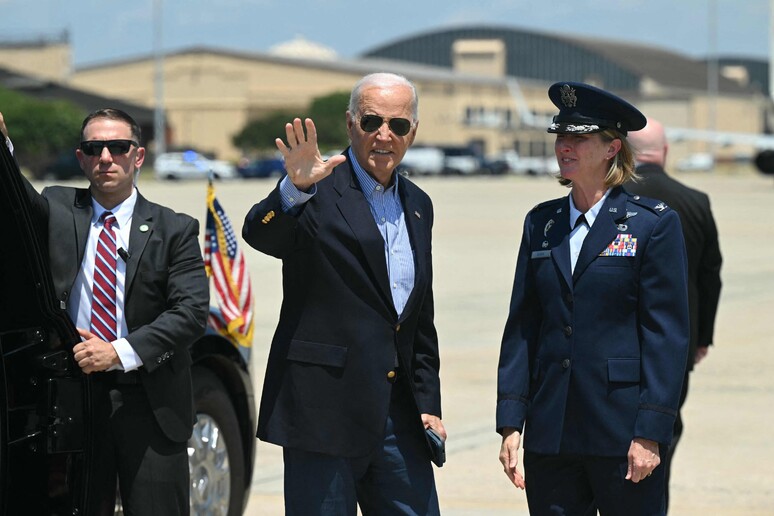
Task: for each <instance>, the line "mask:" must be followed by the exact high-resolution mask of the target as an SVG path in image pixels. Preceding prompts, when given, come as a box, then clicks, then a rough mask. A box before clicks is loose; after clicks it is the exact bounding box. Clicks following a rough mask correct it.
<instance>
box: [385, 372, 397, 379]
mask: <svg viewBox="0 0 774 516" xmlns="http://www.w3.org/2000/svg"><path fill="white" fill-rule="evenodd" d="M387 379H388V380H395V371H390V372H389V373H387Z"/></svg>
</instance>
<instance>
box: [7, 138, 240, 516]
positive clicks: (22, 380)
mask: <svg viewBox="0 0 774 516" xmlns="http://www.w3.org/2000/svg"><path fill="white" fill-rule="evenodd" d="M0 138H1V137H0ZM22 181H23V179H22V177H21V174H20V172H19V168H18V166H17V164H16V162H15V160H14V159H13V157H12V156H11V154H10V153H9V152H8V149H7V148H6V146H5V144H4V142H2V139H0V210H2V212H0V217H2V218H1V219H0V220H2V221H3V223H2V225H0V228H1V229H0V231H2V241H3V242H5V244H4V247H5V251H3V252H2V253H0V288H2V291H1V292H2V294H1V295H0V514H12V515H16V514H24V515H30V516H36V515H55V514H56V515H78V516H84V515H87V507H88V504H87V502H88V500H89V496H90V493H89V490H88V479H89V477H90V476H91V475H100V474H101V471H100V457H98V456H95V454H94V453H93V448H92V444H93V443H94V441H95V439H97V438H98V436H95V434H94V431H93V428H92V426H91V414H90V409H89V406H90V404H89V396H90V382H91V380H90V378H89V376H88V375H84V374H82V373H81V371H80V368H79V367H78V366H77V364H75V362H74V360H73V354H72V348H73V346H74V345H75V343H77V342H78V341H79V340H80V338H79V336H78V334H77V332H76V330H75V327H74V325H73V323H72V322H71V321H70V319H69V318H68V316H67V314H66V312H65V311H63V310H61V309H59V308H58V303H57V302H55V296H54V291H53V287H52V282H51V277H50V272H49V270H48V266H47V257H46V256H44V254H43V253H42V252H41V246H40V244H39V242H38V239H37V237H36V236H35V231H34V230H33V225H32V224H33V222H32V219H31V218H30V207H29V201H28V198H27V195H26V193H25V189H24V185H23V182H22ZM191 351H192V356H193V359H194V364H193V384H194V398H195V407H196V413H197V418H198V421H197V423H196V425H195V426H194V433H193V436H192V437H191V440H190V441H189V445H188V446H189V454H188V455H189V465H190V471H191V486H192V487H191V513H192V514H228V515H239V514H242V512H243V511H244V508H245V506H246V504H247V499H248V495H249V490H250V483H251V479H252V474H253V459H254V451H255V437H254V432H255V400H254V396H253V388H252V382H251V379H250V374H249V360H248V358H249V357H247V356H243V354H242V353H240V351H239V350H237V347H236V346H235V345H234V343H232V342H231V341H230V340H228V339H226V338H225V337H223V336H221V335H219V334H217V333H215V332H214V331H212V330H210V331H208V333H207V334H206V335H205V336H204V337H202V338H201V339H199V340H197V341H196V342H192V343H191ZM117 511H120V509H117Z"/></svg>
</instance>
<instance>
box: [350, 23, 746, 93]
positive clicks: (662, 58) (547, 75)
mask: <svg viewBox="0 0 774 516" xmlns="http://www.w3.org/2000/svg"><path fill="white" fill-rule="evenodd" d="M460 39H500V40H502V41H504V42H505V46H506V49H507V57H506V74H507V75H509V76H515V77H520V78H528V79H536V80H542V81H546V82H555V81H562V80H567V81H581V82H590V81H593V82H595V83H597V84H599V85H600V86H602V87H604V88H606V89H610V90H614V91H630V92H639V91H642V87H643V83H644V82H645V81H650V82H653V83H655V84H657V85H658V86H659V87H661V88H664V89H667V90H686V89H687V90H705V89H706V88H707V65H706V62H704V61H699V60H695V59H691V58H689V57H687V56H683V55H681V54H678V53H676V52H673V51H670V50H666V49H661V48H656V47H652V46H646V45H636V44H629V43H621V42H619V41H611V40H604V39H596V38H581V37H573V36H568V35H558V34H548V33H541V32H534V31H528V30H524V29H519V28H515V27H496V26H490V25H487V26H475V25H474V26H465V27H457V28H446V29H440V30H436V31H430V32H424V33H420V34H417V35H413V36H409V37H405V38H401V39H399V40H396V41H393V42H391V43H387V44H385V45H382V46H379V47H377V48H374V49H372V50H369V51H367V52H365V53H364V54H363V57H365V58H377V57H379V58H388V59H394V60H399V61H409V62H413V63H417V64H425V65H432V66H439V67H445V68H451V67H452V45H453V44H454V42H455V41H457V40H460ZM719 88H720V91H722V92H724V93H744V92H749V89H748V88H746V87H745V86H743V85H740V84H739V83H738V82H736V81H731V80H728V79H725V78H723V77H721V78H720V84H719Z"/></svg>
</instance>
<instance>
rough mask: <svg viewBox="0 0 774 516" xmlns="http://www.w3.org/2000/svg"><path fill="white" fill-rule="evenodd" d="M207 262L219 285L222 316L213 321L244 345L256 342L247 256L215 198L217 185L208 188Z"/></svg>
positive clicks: (214, 282)
mask: <svg viewBox="0 0 774 516" xmlns="http://www.w3.org/2000/svg"><path fill="white" fill-rule="evenodd" d="M204 240H205V243H204V265H205V267H206V268H207V276H208V277H211V278H212V280H213V284H214V285H215V299H216V300H217V302H218V307H219V308H220V317H217V315H213V314H212V313H211V314H210V318H209V323H210V325H211V326H212V327H213V328H215V329H216V330H217V331H218V332H220V333H221V334H223V335H226V336H229V337H232V338H233V339H234V340H236V342H237V343H238V344H239V346H241V347H245V348H249V347H251V346H252V343H253V294H252V290H251V287H250V275H249V273H248V272H247V265H246V264H245V257H244V255H243V254H242V251H241V250H240V249H239V246H238V245H237V237H236V235H235V234H234V228H233V227H232V226H231V221H229V220H228V217H227V216H226V213H225V212H224V211H223V208H222V207H221V206H220V203H219V202H218V200H217V199H216V198H215V187H214V186H213V185H212V184H211V183H210V185H209V186H208V187H207V227H206V230H205V232H204Z"/></svg>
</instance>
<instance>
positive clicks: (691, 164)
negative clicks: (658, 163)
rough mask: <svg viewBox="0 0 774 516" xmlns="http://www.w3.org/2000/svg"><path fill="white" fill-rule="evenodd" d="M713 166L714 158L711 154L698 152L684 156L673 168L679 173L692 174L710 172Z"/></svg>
mask: <svg viewBox="0 0 774 516" xmlns="http://www.w3.org/2000/svg"><path fill="white" fill-rule="evenodd" d="M714 166H715V158H713V157H712V154H709V153H706V152H699V153H696V154H691V155H690V156H686V157H684V158H683V159H681V160H678V161H677V163H676V164H675V168H676V169H677V170H678V171H679V172H692V171H701V172H706V171H709V170H712V168H713V167H714Z"/></svg>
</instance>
